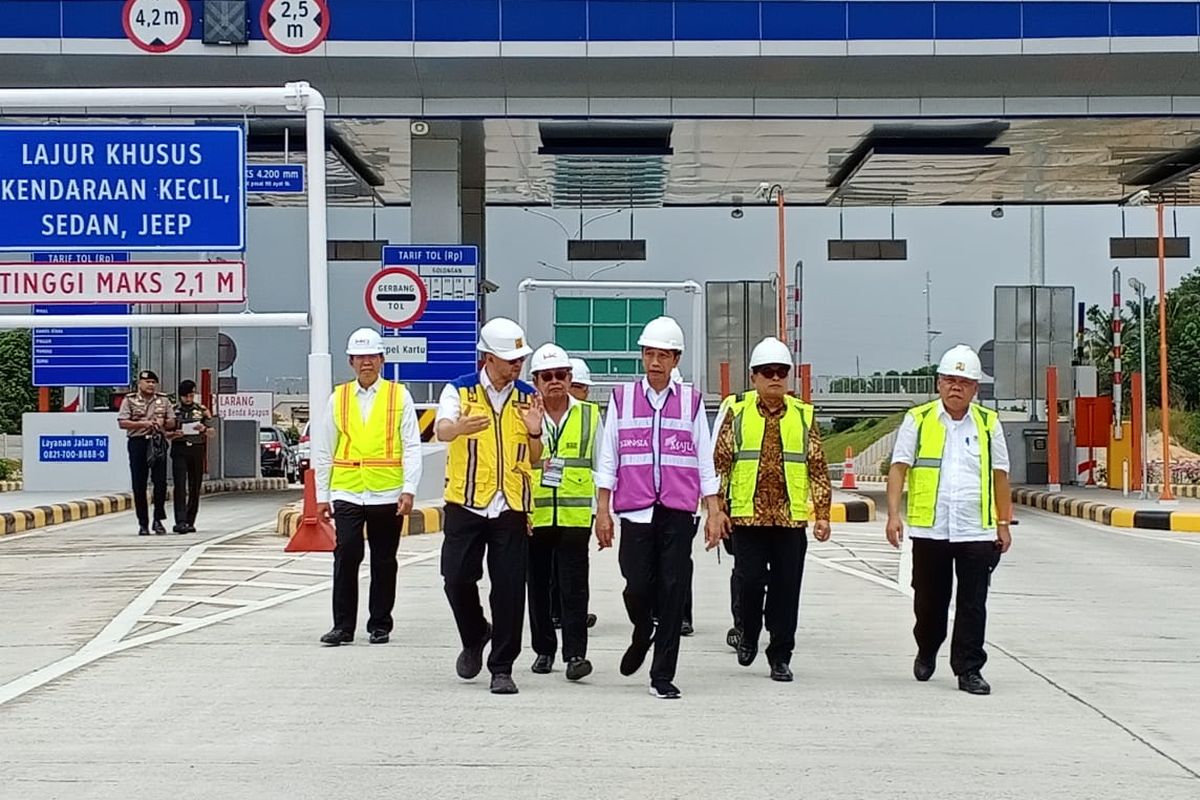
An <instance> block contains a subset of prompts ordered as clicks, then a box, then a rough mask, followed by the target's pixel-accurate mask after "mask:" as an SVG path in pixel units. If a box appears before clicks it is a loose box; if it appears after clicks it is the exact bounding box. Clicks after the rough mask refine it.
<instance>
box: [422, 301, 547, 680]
mask: <svg viewBox="0 0 1200 800" xmlns="http://www.w3.org/2000/svg"><path fill="white" fill-rule="evenodd" d="M479 351H480V352H482V353H483V369H481V370H480V371H479V372H472V373H468V374H466V375H463V376H462V377H461V378H458V379H456V380H454V381H453V382H451V383H449V384H447V385H446V388H445V389H443V390H442V396H441V399H440V400H439V402H438V412H437V423H436V425H437V437H438V439H439V440H440V441H443V442H447V443H449V448H448V453H447V460H446V495H445V498H446V519H445V525H444V528H445V538H444V539H443V540H442V578H443V579H444V580H445V590H446V598H447V599H448V600H449V601H450V609H451V610H452V611H453V612H454V621H455V624H456V625H457V626H458V635H459V638H460V639H461V641H462V646H463V649H462V652H461V653H459V656H458V660H457V662H456V663H455V671H456V672H457V673H458V676H459V677H460V678H463V679H464V680H470V679H471V678H474V677H475V676H476V675H478V674H479V673H480V671H481V670H482V669H483V649H484V647H485V646H486V645H487V643H488V641H489V640H491V641H492V650H491V653H489V655H488V670H489V671H490V672H491V674H492V680H491V692H492V694H516V693H517V685H516V684H515V683H514V682H513V679H512V665H513V662H514V661H516V658H517V656H518V655H519V654H520V652H521V634H522V630H523V628H524V626H525V625H524V623H525V560H526V556H527V544H526V541H527V538H528V536H529V534H530V531H531V528H530V524H529V512H530V511H531V510H532V508H533V498H532V487H531V476H532V473H533V464H534V463H536V462H538V461H540V460H541V458H542V439H541V437H542V418H543V411H542V400H541V398H540V397H538V396H537V395H536V393H535V391H534V389H533V387H532V386H530V385H529V384H527V383H525V382H524V381H520V380H517V376H518V375H520V374H521V368H522V367H523V366H524V364H525V358H526V356H528V355H529V354H530V352H532V349H531V348H530V347H529V346H528V345H527V344H526V343H525V331H524V330H522V329H521V326H520V325H518V324H517V323H515V322H513V321H512V320H510V319H505V318H503V317H496V318H494V319H491V320H489V321H488V322H487V324H485V325H484V326H483V327H482V328H481V329H480V331H479ZM485 550H486V551H487V562H488V577H489V578H490V579H491V582H492V592H491V597H490V599H491V609H492V622H493V623H494V624H495V630H494V634H493V628H492V625H490V624H489V623H488V621H487V619H486V618H485V617H484V615H483V608H482V606H480V603H479V581H480V579H481V578H482V577H483V557H484V551H485Z"/></svg>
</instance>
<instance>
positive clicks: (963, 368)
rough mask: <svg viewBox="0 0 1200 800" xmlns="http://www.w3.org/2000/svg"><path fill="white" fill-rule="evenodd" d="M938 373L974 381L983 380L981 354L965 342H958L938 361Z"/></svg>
mask: <svg viewBox="0 0 1200 800" xmlns="http://www.w3.org/2000/svg"><path fill="white" fill-rule="evenodd" d="M937 371H938V375H953V376H957V377H959V378H966V379H968V380H972V381H978V380H983V367H982V366H981V365H980V363H979V355H978V354H977V353H976V352H975V351H974V350H972V349H971V348H970V347H968V346H967V345H965V344H956V345H954V347H951V348H950V349H949V350H947V351H946V354H945V355H944V356H942V360H941V362H939V363H938V370H937Z"/></svg>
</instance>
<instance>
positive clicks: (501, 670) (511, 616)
mask: <svg viewBox="0 0 1200 800" xmlns="http://www.w3.org/2000/svg"><path fill="white" fill-rule="evenodd" d="M528 519H529V516H528V515H527V514H525V513H524V512H522V511H505V512H504V513H503V514H501V515H500V516H499V517H496V518H495V519H488V518H486V517H482V516H480V515H478V514H475V513H472V512H471V511H468V510H467V509H465V508H463V507H462V506H460V505H458V504H455V503H447V504H446V520H445V529H446V530H445V536H444V538H443V539H442V578H443V579H444V580H445V588H446V599H447V600H449V601H450V610H451V611H453V612H454V622H455V624H456V625H457V626H458V636H459V639H461V640H462V644H463V647H469V646H472V645H476V644H478V643H479V642H480V641H481V640H482V639H483V637H484V635H485V634H486V633H487V620H486V619H485V618H484V616H483V607H482V606H481V605H480V602H479V581H480V580H481V579H482V578H483V558H484V553H485V552H486V554H487V568H488V578H490V579H491V582H492V593H491V595H490V597H489V598H488V599H489V601H490V603H491V608H492V649H491V652H490V653H489V654H488V661H487V666H488V671H489V672H491V673H492V674H493V675H497V674H511V673H512V665H513V662H514V661H516V660H517V656H518V655H520V654H521V634H522V629H523V628H524V625H525V559H526V558H527V553H528V539H529V527H528V525H529V523H528Z"/></svg>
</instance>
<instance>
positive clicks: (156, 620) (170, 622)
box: [138, 614, 187, 625]
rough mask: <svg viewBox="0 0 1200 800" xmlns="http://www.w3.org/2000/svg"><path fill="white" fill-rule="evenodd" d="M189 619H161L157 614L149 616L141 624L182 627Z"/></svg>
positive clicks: (141, 620)
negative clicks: (151, 623) (150, 623)
mask: <svg viewBox="0 0 1200 800" xmlns="http://www.w3.org/2000/svg"><path fill="white" fill-rule="evenodd" d="M186 620H187V617H160V616H158V615H157V614H147V615H146V616H144V617H142V618H141V619H140V620H138V621H139V622H154V623H157V624H159V625H182V624H183V623H184V622H185V621H186Z"/></svg>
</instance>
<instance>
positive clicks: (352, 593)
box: [313, 328, 421, 647]
mask: <svg viewBox="0 0 1200 800" xmlns="http://www.w3.org/2000/svg"><path fill="white" fill-rule="evenodd" d="M383 353H384V346H383V338H382V337H381V336H380V335H379V332H378V331H375V330H372V329H371V328H359V329H358V330H356V331H355V332H354V333H352V334H351V335H350V341H349V343H348V344H347V345H346V355H347V356H349V359H350V368H351V369H353V370H354V374H355V376H356V379H355V380H353V381H350V382H348V383H343V384H341V385H340V386H338V387H337V388H336V389H335V390H334V392H333V396H332V397H331V398H330V399H329V404H328V405H327V406H326V408H325V416H324V418H323V419H322V420H321V421H320V424H321V426H322V435H320V436H318V437H316V438H315V440H314V446H313V469H314V470H315V471H316V494H317V512H318V513H319V514H321V515H322V516H324V517H326V518H328V517H332V518H333V523H334V527H335V529H336V532H337V545H336V549H335V550H334V552H333V628H332V629H331V630H330V631H329V633H326V634H325V635H324V636H322V637H321V642H322V643H323V644H326V645H330V646H335V647H336V646H337V645H341V644H349V643H350V642H353V641H354V628H355V626H356V618H357V616H358V568H359V566H360V565H361V564H362V560H363V528H364V527H365V528H366V534H367V535H366V538H367V540H368V541H369V542H370V543H371V594H370V599H369V601H368V608H369V610H370V616H369V617H368V619H367V632H368V633H369V634H370V637H371V638H370V641H371V644H384V643H386V642H387V641H388V639H389V638H390V637H391V631H392V624H393V623H392V607H393V606H394V605H395V602H396V568H397V564H396V550H397V548H398V547H399V546H400V531H401V527H402V525H403V517H404V516H405V515H407V514H408V513H410V512H411V511H412V508H413V497H414V496H415V495H416V491H417V485H418V484H419V483H420V481H421V429H420V427H419V426H418V425H417V414H416V410H415V409H414V408H413V400H412V396H411V395H410V394H409V393H408V389H406V388H404V387H403V386H402V385H400V384H399V383H393V382H392V381H388V380H384V379H383V378H382V377H380V372H381V371H382V369H383V361H384V359H383Z"/></svg>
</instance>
